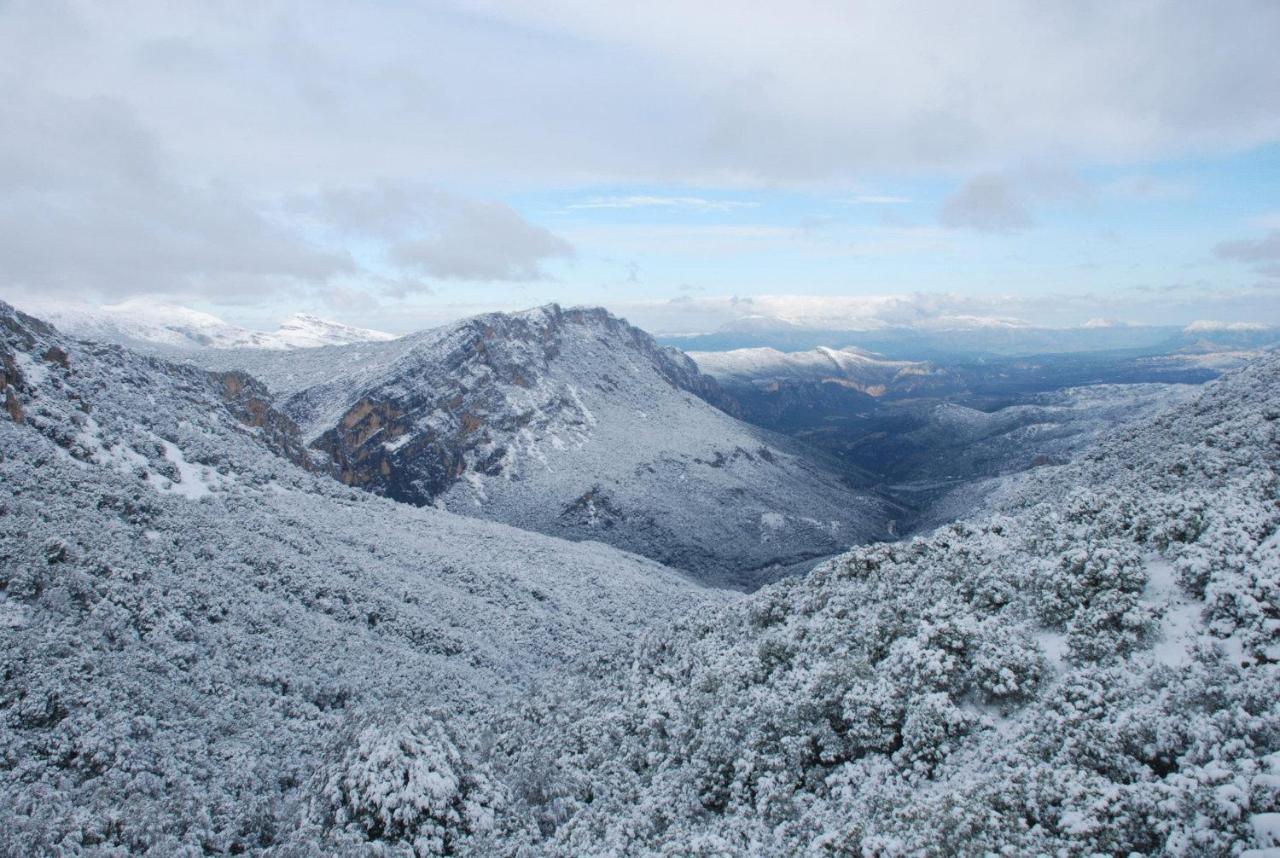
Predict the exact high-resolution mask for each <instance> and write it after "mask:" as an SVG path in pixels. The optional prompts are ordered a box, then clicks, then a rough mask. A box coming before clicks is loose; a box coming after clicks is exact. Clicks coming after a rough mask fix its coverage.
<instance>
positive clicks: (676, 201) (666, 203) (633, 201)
mask: <svg viewBox="0 0 1280 858" xmlns="http://www.w3.org/2000/svg"><path fill="white" fill-rule="evenodd" d="M758 205H759V203H756V202H751V201H747V200H709V199H705V198H703V197H662V196H643V195H636V196H627V197H592V198H591V199H589V200H585V201H583V202H580V203H570V204H569V205H568V206H566V208H570V209H640V208H675V209H695V210H697V211H716V212H727V211H733V210H734V209H749V208H756V207H757V206H758Z"/></svg>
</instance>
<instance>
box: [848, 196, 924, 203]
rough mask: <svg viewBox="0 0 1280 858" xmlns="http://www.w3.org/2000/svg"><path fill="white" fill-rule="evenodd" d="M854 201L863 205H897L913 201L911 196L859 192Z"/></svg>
mask: <svg viewBox="0 0 1280 858" xmlns="http://www.w3.org/2000/svg"><path fill="white" fill-rule="evenodd" d="M853 202H855V203H859V204H862V205H897V204H900V203H909V202H911V198H910V197H894V196H888V195H883V194H858V195H857V196H855V197H854V198H853Z"/></svg>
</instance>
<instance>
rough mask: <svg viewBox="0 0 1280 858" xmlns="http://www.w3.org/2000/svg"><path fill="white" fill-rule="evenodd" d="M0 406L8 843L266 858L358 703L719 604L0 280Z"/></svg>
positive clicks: (391, 712) (379, 712) (40, 848)
mask: <svg viewBox="0 0 1280 858" xmlns="http://www.w3.org/2000/svg"><path fill="white" fill-rule="evenodd" d="M0 403H2V404H3V409H0V819H3V820H4V824H3V826H0V854H4V855H45V854H55V853H68V854H71V853H75V854H94V855H116V854H119V855H124V854H129V855H142V854H150V855H178V854H208V853H217V854H227V853H229V854H238V853H249V854H262V852H263V851H264V850H266V849H267V848H268V847H270V846H272V845H273V844H278V843H280V842H282V841H283V839H284V838H285V837H286V835H288V834H289V832H290V831H293V830H294V828H295V823H296V821H297V813H298V811H299V808H300V807H305V806H306V805H307V802H308V801H309V800H310V798H309V796H311V795H312V789H313V787H314V783H315V779H316V778H321V779H323V777H324V775H325V773H326V772H327V771H328V769H327V768H326V767H327V766H330V765H336V764H338V762H339V761H340V760H341V759H342V755H343V753H345V751H344V750H341V749H344V748H345V746H346V745H345V743H346V742H347V741H348V740H349V739H350V738H351V737H352V736H358V735H360V734H361V731H362V730H365V729H367V728H368V726H369V725H370V724H378V723H382V722H383V721H384V720H386V719H388V718H395V717H399V716H400V715H406V717H407V716H408V715H413V716H418V715H422V714H423V713H428V712H433V711H437V712H448V713H450V715H451V717H454V718H464V717H466V716H467V715H468V713H472V712H475V711H478V710H479V709H481V708H483V707H487V706H491V705H498V706H514V705H515V704H514V700H515V699H517V698H518V697H519V696H520V695H522V694H526V693H527V692H528V690H529V688H530V687H531V686H533V685H534V684H537V683H540V682H547V681H550V677H552V676H554V675H557V674H558V673H560V672H562V671H563V670H564V669H565V668H566V666H567V665H568V664H570V663H572V662H573V661H575V660H577V659H579V658H581V657H583V656H585V655H590V654H592V653H596V652H600V651H607V650H610V649H612V648H614V647H617V646H620V645H624V644H626V643H627V642H628V641H629V640H631V639H632V638H633V637H634V636H635V635H636V634H637V633H638V632H639V630H641V629H642V628H644V627H645V626H646V625H647V624H649V623H653V622H659V621H661V620H662V619H663V618H672V617H674V615H675V614H676V613H678V612H681V611H684V610H688V609H689V608H691V607H695V606H697V605H699V604H703V603H713V602H719V601H724V600H725V599H726V595H725V594H723V593H720V592H717V591H710V590H706V589H704V588H702V587H700V586H698V585H696V584H695V583H693V582H692V581H691V580H689V579H688V578H687V577H686V576H684V575H682V574H680V573H678V572H675V571H673V570H671V569H667V568H665V567H662V566H660V565H658V564H656V563H654V562H652V561H649V560H646V559H643V558H640V557H637V556H635V555H631V554H626V553H624V552H621V551H617V550H615V549H612V548H609V547H607V546H604V545H601V544H599V543H593V542H581V543H571V542H566V541H563V540H557V539H553V538H550V537H546V536H541V535H538V534H532V533H527V532H524V531H520V530H516V529H514V528H511V527H507V526H504V525H501V524H496V523H491V522H485V521H480V520H477V519H472V518H462V517H459V516H455V515H451V514H450V513H447V512H443V511H439V510H436V509H432V508H429V507H426V508H420V507H413V506H408V505H404V504H399V503H396V502H394V501H391V500H388V499H385V498H380V497H377V496H375V495H373V494H370V493H368V492H363V491H358V490H355V489H350V488H347V487H344V486H342V485H340V484H339V483H337V482H335V481H334V480H332V479H331V478H329V477H328V476H327V475H325V474H324V473H322V472H321V471H320V467H321V466H322V465H323V460H322V457H320V456H318V455H316V454H315V452H314V451H308V450H307V449H306V448H305V447H303V446H302V444H301V443H300V439H299V436H298V429H297V426H296V425H295V424H294V423H293V422H292V421H291V420H289V419H288V418H287V417H285V416H284V415H282V414H280V413H279V412H277V411H275V410H274V409H273V408H272V407H271V405H270V403H269V402H268V401H267V399H266V391H265V389H264V388H263V387H262V386H261V385H260V384H258V383H257V382H256V381H255V380H253V379H252V378H251V377H249V376H247V375H244V374H243V373H235V372H229V373H222V372H219V373H210V372H206V371H204V370H200V369H197V368H195V367H193V366H190V365H175V364H172V363H168V362H165V361H163V360H160V359H157V358H154V357H146V356H142V355H138V354H135V353H133V352H130V351H128V350H125V349H121V348H119V347H116V346H108V345H98V344H90V343H83V342H77V341H75V340H72V339H70V338H68V337H64V336H62V335H60V334H59V333H58V332H57V331H56V330H54V329H53V328H51V327H50V326H48V325H47V324H45V323H43V322H41V321H38V320H36V319H34V318H31V317H29V316H26V315H24V314H21V313H18V312H16V311H14V310H13V309H12V308H11V307H9V306H7V305H4V304H2V303H0ZM406 713H407V714H406ZM468 735H469V734H466V732H465V731H464V733H463V735H458V736H455V737H454V739H452V740H449V741H450V742H451V744H450V747H451V748H453V752H454V753H461V751H459V750H458V748H464V749H465V748H467V747H469V746H468ZM453 743H456V747H455V744H453ZM335 749H339V750H336V751H335ZM467 753H470V751H467ZM335 754H336V755H337V760H336V761H335V760H334V758H333V757H334V755H335ZM384 771H385V769H384ZM466 782H467V783H468V784H469V783H471V781H469V780H468V781H466ZM323 853H324V854H334V853H333V852H332V851H329V850H327V849H326V850H323Z"/></svg>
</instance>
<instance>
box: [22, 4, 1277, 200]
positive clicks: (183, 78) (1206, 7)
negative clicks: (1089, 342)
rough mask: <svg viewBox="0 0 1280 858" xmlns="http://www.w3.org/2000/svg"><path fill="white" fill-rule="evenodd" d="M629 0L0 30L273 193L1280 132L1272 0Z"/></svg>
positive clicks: (76, 20)
mask: <svg viewBox="0 0 1280 858" xmlns="http://www.w3.org/2000/svg"><path fill="white" fill-rule="evenodd" d="M613 6H614V4H599V3H590V2H587V0H558V2H555V3H538V4H531V3H526V2H518V0H486V2H483V3H474V4H463V3H422V4H372V5H370V4H349V3H343V2H338V0H317V2H314V3H309V4H307V7H306V10H305V13H303V12H302V11H301V10H300V9H298V8H297V7H296V5H295V4H292V3H289V2H287V0H263V2H260V3H254V4H247V5H244V6H241V7H238V8H237V12H236V14H235V15H229V14H227V13H226V11H225V10H223V9H221V7H219V6H218V5H217V4H172V3H160V2H146V0H142V2H136V3H130V4H123V5H122V4H110V5H109V6H104V5H103V4H99V3H92V2H88V0H80V2H77V0H68V2H66V3H58V4H48V3H8V4H3V5H0V16H3V17H2V18H0V55H3V56H5V58H6V63H5V64H6V67H8V68H10V69H14V70H21V74H22V75H23V76H24V78H27V79H28V80H30V81H33V82H34V84H35V85H36V86H38V87H40V88H41V89H44V90H48V91H56V92H61V93H64V94H66V95H68V96H73V97H75V96H82V97H84V96H88V95H90V94H93V93H110V94H113V95H115V96H116V97H118V98H121V99H123V100H126V101H127V102H128V104H129V106H130V108H131V109H133V110H134V111H136V113H137V115H138V116H139V117H140V119H141V121H142V124H143V125H144V126H145V127H147V128H149V129H151V130H152V132H154V133H155V134H156V135H157V137H158V139H159V140H160V141H161V143H162V144H163V146H164V147H165V148H166V149H167V150H169V151H172V152H174V153H176V156H177V158H178V160H179V163H180V166H181V169H182V171H183V174H184V175H190V176H191V177H193V179H195V180H205V179H209V178H211V177H217V178H221V179H224V180H227V181H232V182H236V183H243V184H244V185H245V186H252V187H255V188H260V189H264V190H266V191H270V192H277V191H283V190H285V189H294V190H296V189H298V188H300V187H318V186H321V185H323V184H326V183H334V184H339V185H346V186H361V185H367V184H371V183H372V182H373V181H375V180H376V179H377V178H383V177H394V178H397V179H400V178H409V177H416V178H426V179H429V180H431V181H435V182H441V181H444V180H445V179H453V180H455V181H463V182H465V181H468V180H470V179H474V178H475V177H477V176H480V177H489V176H498V177H502V178H504V179H509V178H512V177H526V178H527V177H534V178H536V180H537V181H539V182H548V181H551V182H556V181H563V182H565V183H568V182H570V181H572V182H575V183H581V182H583V181H584V180H585V181H586V182H594V183H603V182H610V181H637V180H639V181H669V182H686V183H690V184H698V183H701V184H703V185H704V186H705V185H706V184H707V183H709V182H719V183H721V184H741V183H767V184H796V183H805V182H813V181H815V180H819V181H820V180H825V179H831V178H834V177H841V176H843V177H859V176H865V175H867V174H868V172H869V171H874V170H892V171H916V170H935V169H944V170H948V171H952V172H957V173H972V172H975V171H980V170H983V169H990V168H991V165H993V164H1009V163H1025V162H1028V161H1035V162H1040V163H1067V164H1079V163H1089V162H1094V161H1102V162H1131V161H1136V160H1143V159H1148V158H1159V157H1176V156H1178V155H1199V154H1203V153H1206V152H1228V151H1238V150H1240V149H1242V148H1246V147H1250V146H1254V145H1259V144H1262V143H1267V142H1272V141H1275V140H1276V139H1277V138H1280V113H1278V112H1277V111H1276V110H1275V109H1274V107H1275V105H1274V93H1276V92H1277V91H1280V64H1278V63H1276V62H1275V61H1274V45H1273V44H1272V43H1273V41H1274V39H1273V37H1272V34H1274V33H1275V32H1277V31H1280V5H1278V4H1276V3H1274V2H1268V0H1242V2H1239V3H1233V4H1230V5H1228V6H1226V7H1223V6H1221V5H1218V4H1207V3H1021V4H1008V3H1003V2H1000V0H978V2H975V3H971V4H941V5H940V4H937V3H929V2H925V0H907V2H904V3H895V4H874V3H873V4H849V3H845V2H838V0H815V2H810V3H804V4H800V5H799V6H796V5H794V4H792V5H786V6H777V5H771V4H746V5H744V4H741V3H738V2H733V0H706V2H702V3H698V4H696V6H695V7H690V5H689V4H687V3H681V2H678V0H654V2H651V3H645V4H630V5H629V6H628V7H627V8H625V9H621V10H619V9H617V8H613ZM726 22H732V30H733V38H725V32H726V31H725V28H726V26H727V24H726ZM428 41H429V43H430V44H431V46H432V48H431V50H422V45H423V44H424V42H428ZM1225 46H1229V49H1228V48H1227V47H1225ZM477 57H480V58H482V59H483V61H482V62H479V63H477V62H476V58H477ZM579 186H581V184H579Z"/></svg>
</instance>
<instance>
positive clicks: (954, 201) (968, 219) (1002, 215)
mask: <svg viewBox="0 0 1280 858" xmlns="http://www.w3.org/2000/svg"><path fill="white" fill-rule="evenodd" d="M938 221H939V222H940V223H941V224H942V225H943V226H946V227H950V228H952V229H972V230H977V231H978V232H1014V231H1017V230H1022V229H1027V228H1028V227H1030V226H1031V225H1032V223H1033V221H1032V218H1031V211H1030V210H1029V209H1028V208H1027V204H1026V202H1025V201H1024V199H1023V197H1022V195H1021V193H1020V192H1019V191H1018V190H1017V189H1016V188H1015V187H1014V185H1013V183H1012V182H1010V181H1009V180H1008V179H1005V178H1002V177H1001V176H996V175H985V176H977V177H975V178H972V179H970V180H969V181H968V182H965V184H964V185H962V186H961V187H960V189H959V190H958V191H956V192H955V193H954V194H952V195H951V196H949V197H948V198H947V199H946V200H945V201H944V202H943V204H942V210H941V212H939V214H938Z"/></svg>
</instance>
